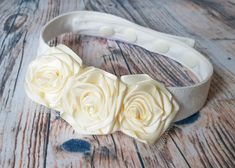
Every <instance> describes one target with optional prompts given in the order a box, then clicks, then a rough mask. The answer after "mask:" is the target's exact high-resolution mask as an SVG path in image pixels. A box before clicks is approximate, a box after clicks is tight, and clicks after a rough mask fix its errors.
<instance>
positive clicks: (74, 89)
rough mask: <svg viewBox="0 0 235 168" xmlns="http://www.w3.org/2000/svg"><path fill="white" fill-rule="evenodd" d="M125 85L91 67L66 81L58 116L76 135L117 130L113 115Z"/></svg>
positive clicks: (115, 115) (117, 108) (117, 110)
mask: <svg viewBox="0 0 235 168" xmlns="http://www.w3.org/2000/svg"><path fill="white" fill-rule="evenodd" d="M125 89H126V86H125V85H124V84H122V83H120V81H119V80H118V78H117V77H116V76H115V75H112V74H110V73H108V72H105V71H103V70H101V69H97V68H94V67H87V68H85V69H83V70H82V72H81V74H79V75H77V76H75V77H73V78H71V79H69V83H68V84H67V86H66V89H65V92H64V95H63V98H62V105H63V112H62V114H61V117H62V118H63V119H64V120H65V121H67V122H68V123H69V124H70V125H71V126H72V127H73V128H74V129H75V131H76V132H77V133H79V134H96V135H97V134H98V135H99V134H108V133H112V132H114V131H116V130H117V129H118V127H117V125H116V124H115V123H116V118H117V115H118V113H119V111H120V108H121V103H122V99H123V94H124V91H125Z"/></svg>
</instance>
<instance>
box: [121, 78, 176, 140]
mask: <svg viewBox="0 0 235 168" xmlns="http://www.w3.org/2000/svg"><path fill="white" fill-rule="evenodd" d="M121 81H122V82H123V83H124V84H126V85H127V91H126V95H125V97H124V100H123V107H122V111H121V112H120V115H119V123H120V130H121V131H122V132H124V133H125V134H127V135H129V136H132V137H134V138H136V139H138V140H140V141H142V142H144V143H154V142H156V140H157V139H158V138H159V137H160V136H161V135H162V133H163V132H164V131H165V130H166V129H167V128H168V127H169V125H170V123H171V121H172V120H173V119H174V117H175V115H176V113H177V111H178V110H179V106H178V105H177V103H176V101H175V100H174V99H173V97H172V95H171V94H170V92H169V91H167V89H166V88H165V87H164V86H163V85H162V84H160V83H159V82H157V81H155V80H153V79H152V78H150V77H149V76H148V75H127V76H123V77H121Z"/></svg>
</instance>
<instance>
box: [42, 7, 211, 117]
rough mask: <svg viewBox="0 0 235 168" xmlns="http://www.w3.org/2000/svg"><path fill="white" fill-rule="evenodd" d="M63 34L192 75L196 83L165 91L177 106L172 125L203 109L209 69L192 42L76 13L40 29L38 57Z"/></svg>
mask: <svg viewBox="0 0 235 168" xmlns="http://www.w3.org/2000/svg"><path fill="white" fill-rule="evenodd" d="M67 32H72V33H78V34H84V35H91V36H98V37H104V38H107V39H112V40H119V41H123V42H126V43H129V44H134V45H138V46H140V47H143V48H145V49H146V50H148V51H151V52H155V53H159V54H161V55H163V56H166V57H169V58H171V59H173V60H175V61H177V62H179V63H181V64H182V65H184V66H185V67H187V68H188V69H189V70H190V71H192V72H193V73H194V74H195V75H196V76H197V78H198V79H199V83H197V84H195V85H191V86H185V87H168V89H169V91H170V92H171V93H172V94H173V95H174V97H175V99H176V100H177V102H178V103H179V105H180V111H179V112H178V114H177V116H176V118H175V121H179V120H181V119H184V118H187V117H188V116H190V115H192V114H194V113H195V112H197V111H198V110H200V109H201V108H202V106H203V105H204V103H205V101H206V99H207V95H208V91H209V87H210V80H211V77H212V74H213V67H212V64H211V63H210V62H209V61H208V60H207V59H206V58H205V57H204V56H203V55H202V54H200V53H199V52H198V51H196V50H195V49H194V48H193V46H194V44H195V41H194V40H192V39H189V38H185V37H178V36H173V35H168V34H164V33H160V32H158V31H155V30H152V29H149V28H146V27H143V26H140V25H137V24H135V23H132V22H130V21H128V20H125V19H123V18H120V17H117V16H113V15H110V14H104V13H99V12H90V11H77V12H70V13H66V14H63V15H60V16H58V17H56V18H54V19H53V20H51V21H50V22H48V23H47V24H46V25H45V26H44V27H43V29H42V31H41V33H40V39H39V48H38V55H40V54H42V53H43V52H45V51H46V50H48V49H49V48H50V47H49V46H48V44H47V42H48V41H50V40H51V39H52V38H54V37H56V36H58V35H60V34H63V33H67Z"/></svg>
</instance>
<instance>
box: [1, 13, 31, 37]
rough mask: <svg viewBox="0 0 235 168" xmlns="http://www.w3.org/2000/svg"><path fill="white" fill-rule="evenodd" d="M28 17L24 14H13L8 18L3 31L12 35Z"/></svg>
mask: <svg viewBox="0 0 235 168" xmlns="http://www.w3.org/2000/svg"><path fill="white" fill-rule="evenodd" d="M27 18H28V16H27V14H24V13H18V14H13V15H11V16H9V17H8V18H7V20H6V21H5V23H4V27H3V30H4V31H6V32H8V33H12V32H15V31H16V30H18V29H19V28H20V27H21V26H22V25H23V24H24V23H25V22H26V20H27Z"/></svg>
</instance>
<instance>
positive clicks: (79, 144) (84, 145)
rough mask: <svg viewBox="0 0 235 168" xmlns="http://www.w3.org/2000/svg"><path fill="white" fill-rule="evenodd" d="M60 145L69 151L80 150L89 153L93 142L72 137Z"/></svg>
mask: <svg viewBox="0 0 235 168" xmlns="http://www.w3.org/2000/svg"><path fill="white" fill-rule="evenodd" d="M60 147H61V149H62V150H64V151H67V152H79V153H83V154H85V155H87V154H89V153H90V148H91V144H90V143H89V142H87V141H85V140H82V139H70V140H68V141H66V142H64V143H63V144H62V145H61V146H60Z"/></svg>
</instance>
